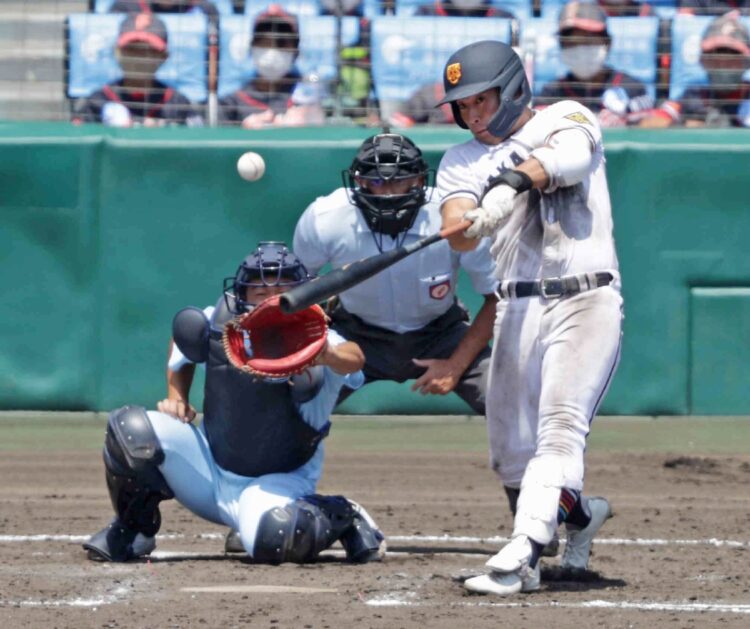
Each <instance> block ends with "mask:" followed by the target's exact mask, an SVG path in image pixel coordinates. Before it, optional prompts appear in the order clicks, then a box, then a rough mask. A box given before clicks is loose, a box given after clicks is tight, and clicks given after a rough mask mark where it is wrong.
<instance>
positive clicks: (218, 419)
mask: <svg viewBox="0 0 750 629" xmlns="http://www.w3.org/2000/svg"><path fill="white" fill-rule="evenodd" d="M223 301H224V300H223V299H222V300H220V302H219V304H217V308H216V310H215V311H214V316H213V317H212V319H211V327H210V334H209V340H208V342H209V352H208V361H207V365H206V388H205V395H204V402H203V424H204V427H205V430H206V435H207V437H208V442H209V444H210V446H211V453H212V454H213V456H214V460H215V461H216V463H218V464H219V465H220V466H221V467H222V468H224V469H225V470H228V471H230V472H234V473H235V474H240V475H242V476H252V477H256V476H262V475H264V474H273V473H279V472H291V471H292V470H295V469H297V468H298V467H300V466H302V465H304V464H305V463H306V462H307V461H308V460H309V459H310V457H312V455H313V454H314V453H315V449H316V448H317V447H318V444H319V443H320V441H321V440H322V439H323V438H324V437H325V433H326V432H327V431H325V432H323V433H320V432H318V431H317V430H315V429H314V428H313V427H312V426H310V425H309V424H307V423H306V422H305V421H304V420H303V419H302V415H301V414H300V412H299V409H298V407H297V405H296V404H295V402H294V400H293V399H292V393H291V388H290V386H289V385H288V384H287V383H286V382H279V383H271V382H265V381H262V380H257V379H254V378H252V377H251V376H249V375H248V374H245V373H243V372H241V371H239V370H238V369H236V368H235V367H233V366H232V365H231V364H229V361H228V360H227V358H226V355H225V354H224V346H223V344H222V340H221V331H222V329H223V326H224V323H226V321H228V320H229V318H230V317H231V315H230V314H229V313H228V311H227V310H226V307H225V306H224V304H223ZM222 306H224V307H222Z"/></svg>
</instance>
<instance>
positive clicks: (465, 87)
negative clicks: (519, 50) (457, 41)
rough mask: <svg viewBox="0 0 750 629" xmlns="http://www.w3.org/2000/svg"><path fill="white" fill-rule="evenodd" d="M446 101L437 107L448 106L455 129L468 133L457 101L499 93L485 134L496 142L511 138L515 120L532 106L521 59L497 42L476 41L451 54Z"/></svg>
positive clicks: (445, 82) (444, 77)
mask: <svg viewBox="0 0 750 629" xmlns="http://www.w3.org/2000/svg"><path fill="white" fill-rule="evenodd" d="M443 85H444V87H445V98H443V100H441V101H440V102H439V103H438V105H443V104H445V103H450V104H451V107H452V108H453V117H454V118H455V120H456V123H457V124H458V126H460V127H463V128H464V129H468V125H467V124H466V122H465V121H464V120H463V118H462V117H461V112H460V111H459V109H458V105H457V104H456V101H457V100H459V99H462V98H468V97H469V96H473V95H474V94H479V93H481V92H484V91H485V90H488V89H491V88H493V87H496V88H498V90H499V92H500V106H499V107H498V109H497V113H495V115H494V116H493V117H492V119H491V120H490V122H489V124H488V125H487V130H488V131H489V132H490V133H491V134H492V135H494V136H495V137H498V138H505V137H507V136H508V135H509V134H510V131H511V129H512V128H513V125H514V124H515V122H516V120H518V118H519V117H520V116H521V114H522V113H523V111H524V109H525V108H526V107H527V106H528V104H529V103H530V102H531V88H530V87H529V81H528V80H527V79H526V72H525V71H524V69H523V64H522V63H521V59H520V58H519V56H518V55H517V54H516V53H515V51H514V50H513V49H512V48H511V47H510V46H508V45H507V44H503V43H502V42H499V41H490V40H485V41H479V42H475V43H473V44H469V45H468V46H464V47H463V48H460V49H459V50H457V51H456V52H454V53H453V54H452V55H451V56H450V58H449V59H448V62H447V63H446V64H445V72H444V73H443Z"/></svg>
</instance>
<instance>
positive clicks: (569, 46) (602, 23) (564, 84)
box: [535, 1, 654, 127]
mask: <svg viewBox="0 0 750 629" xmlns="http://www.w3.org/2000/svg"><path fill="white" fill-rule="evenodd" d="M558 36H559V39H560V56H561V59H562V62H563V63H564V64H565V65H566V66H567V67H568V69H569V72H568V73H567V74H566V75H565V76H563V77H561V78H558V79H556V80H554V81H551V82H549V83H547V84H546V85H545V86H544V87H543V88H542V93H541V95H540V96H539V97H538V98H537V99H536V103H535V104H536V105H537V106H547V105H551V104H552V103H555V102H557V101H559V100H560V99H570V100H575V101H578V102H579V103H582V104H583V105H585V106H586V107H588V108H589V109H590V110H591V111H592V112H594V113H595V114H596V115H597V117H598V118H599V124H600V126H602V127H620V126H625V125H631V124H635V123H637V122H639V121H640V120H641V119H642V118H643V117H644V116H646V115H648V112H650V111H652V110H653V106H654V105H653V99H652V98H651V96H649V94H648V92H647V91H646V86H645V85H643V83H641V82H640V81H638V80H637V79H635V78H633V77H631V76H629V75H627V74H625V73H624V72H620V71H618V70H614V69H613V68H611V67H609V66H608V65H607V64H606V63H605V61H606V59H607V54H608V53H609V48H610V44H611V38H610V36H609V33H608V32H607V15H606V14H605V12H604V11H603V10H602V8H601V7H600V6H599V5H598V4H590V3H585V2H577V1H574V2H569V3H568V4H566V5H565V6H564V7H563V9H562V11H561V12H560V19H559V26H558Z"/></svg>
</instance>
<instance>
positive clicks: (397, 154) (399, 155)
mask: <svg viewBox="0 0 750 629" xmlns="http://www.w3.org/2000/svg"><path fill="white" fill-rule="evenodd" d="M431 173H432V174H433V175H434V171H432V170H430V168H429V167H428V166H427V162H425V160H424V158H423V157H422V151H420V150H419V148H418V147H417V146H416V145H415V144H414V142H412V141H411V140H410V139H409V138H407V137H405V136H403V135H400V134H398V133H388V132H385V133H381V134H379V135H374V136H372V137H371V138H367V139H366V140H365V141H364V142H363V143H362V146H360V147H359V150H358V151H357V155H356V156H355V158H354V161H353V162H352V165H351V166H350V167H349V169H348V170H344V171H342V173H341V176H342V179H343V181H344V187H345V188H346V194H347V197H348V198H349V202H350V203H352V204H353V205H356V206H357V207H358V208H359V210H360V211H361V212H362V215H363V216H364V219H365V221H366V223H367V226H368V227H369V228H370V230H371V231H372V232H373V236H375V244H376V245H377V246H378V249H379V250H380V251H382V250H383V249H382V242H383V235H387V236H391V237H392V238H395V237H396V236H398V235H399V234H403V236H402V241H403V238H405V237H406V232H407V231H408V230H409V228H410V227H411V226H412V225H413V224H414V220H415V219H416V217H417V212H419V208H421V207H422V206H423V205H424V204H425V203H426V202H427V200H428V199H427V189H428V186H429V185H430V181H429V179H430V174H431ZM417 177H418V178H420V179H419V180H417V182H416V183H415V185H413V186H411V187H410V188H409V190H407V191H406V192H404V193H401V194H376V193H375V192H373V191H372V189H371V188H372V185H373V184H374V185H375V186H378V185H382V184H384V183H387V182H392V181H403V180H405V179H412V178H417Z"/></svg>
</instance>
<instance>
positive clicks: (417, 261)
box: [292, 188, 497, 334]
mask: <svg viewBox="0 0 750 629" xmlns="http://www.w3.org/2000/svg"><path fill="white" fill-rule="evenodd" d="M430 194H431V195H432V200H431V201H429V202H428V203H426V204H425V205H424V206H423V207H422V208H421V209H420V210H419V212H418V213H417V217H416V220H415V221H414V225H412V227H411V228H410V229H409V230H408V232H407V233H406V236H405V239H404V242H403V244H404V245H409V244H411V243H413V242H415V241H417V240H419V239H421V238H424V237H426V236H430V235H432V234H434V233H436V232H438V231H440V227H441V222H442V219H441V216H440V206H439V204H438V203H437V198H436V195H435V194H434V193H433V191H432V190H430V191H428V198H429V195H430ZM400 236H401V234H400V235H399V237H400ZM398 244H399V241H398V240H397V239H394V238H391V237H390V236H385V235H384V236H383V239H382V247H383V251H390V250H392V249H395V248H396V247H397V246H398ZM292 249H293V251H294V253H295V254H296V255H297V256H298V257H299V258H300V260H302V263H303V264H304V265H305V266H306V267H307V269H308V271H310V272H311V273H317V272H319V271H320V269H321V268H322V267H323V266H325V265H326V264H331V266H332V267H333V268H334V269H338V268H340V267H342V266H344V265H346V264H350V263H351V262H355V261H356V260H361V259H362V258H367V257H369V256H373V255H377V254H379V253H380V251H379V250H378V247H377V245H376V244H375V238H374V235H373V233H372V231H371V230H370V228H369V227H368V226H367V223H366V222H365V220H364V218H363V217H362V214H361V212H360V211H359V209H357V207H356V206H355V205H353V204H351V203H350V202H349V199H348V198H347V190H346V188H339V189H338V190H335V191H334V192H333V193H331V194H329V195H328V196H325V197H320V198H318V199H317V200H315V201H314V202H313V203H312V204H311V205H310V206H309V207H308V208H307V209H306V210H305V212H304V213H303V214H302V216H301V218H300V219H299V222H298V223H297V228H296V230H295V232H294V245H293V247H292ZM493 267H494V265H493V262H492V257H491V256H490V252H489V241H488V240H487V239H484V241H483V242H482V243H481V244H480V245H479V247H478V248H477V249H476V250H475V251H472V252H470V253H459V252H456V251H453V250H452V249H451V248H450V246H449V245H448V242H447V241H440V242H436V243H435V244H433V245H430V246H429V247H426V248H424V249H422V250H421V251H418V252H417V253H414V254H412V255H411V256H409V257H407V258H405V259H403V260H401V261H400V262H398V263H397V264H395V265H393V266H391V267H389V268H387V269H385V270H384V271H381V272H380V273H378V274H377V275H375V276H374V277H372V278H370V279H369V280H366V281H365V282H362V283H361V284H358V285H357V286H354V287H353V288H350V289H349V290H347V291H344V292H343V293H341V295H340V298H341V303H342V304H343V306H344V308H346V310H348V311H349V312H351V313H352V314H355V315H357V316H358V317H360V318H361V319H362V320H364V321H365V322H366V323H369V324H371V325H376V326H378V327H380V328H385V329H386V330H391V331H392V332H397V333H399V334H401V333H404V332H411V331H413V330H419V329H420V328H423V327H424V326H425V325H427V324H428V323H429V322H430V321H432V320H433V319H435V318H436V317H439V316H440V315H442V314H444V313H445V312H446V311H447V310H448V308H450V307H451V305H452V304H453V302H454V300H455V295H456V283H457V281H458V271H459V268H463V269H464V271H465V272H466V273H467V274H468V276H469V278H470V279H471V283H472V285H473V287H474V290H475V291H476V292H478V293H479V294H482V295H487V294H490V293H492V292H493V291H494V290H495V288H496V286H497V281H496V280H495V279H494V277H493Z"/></svg>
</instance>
